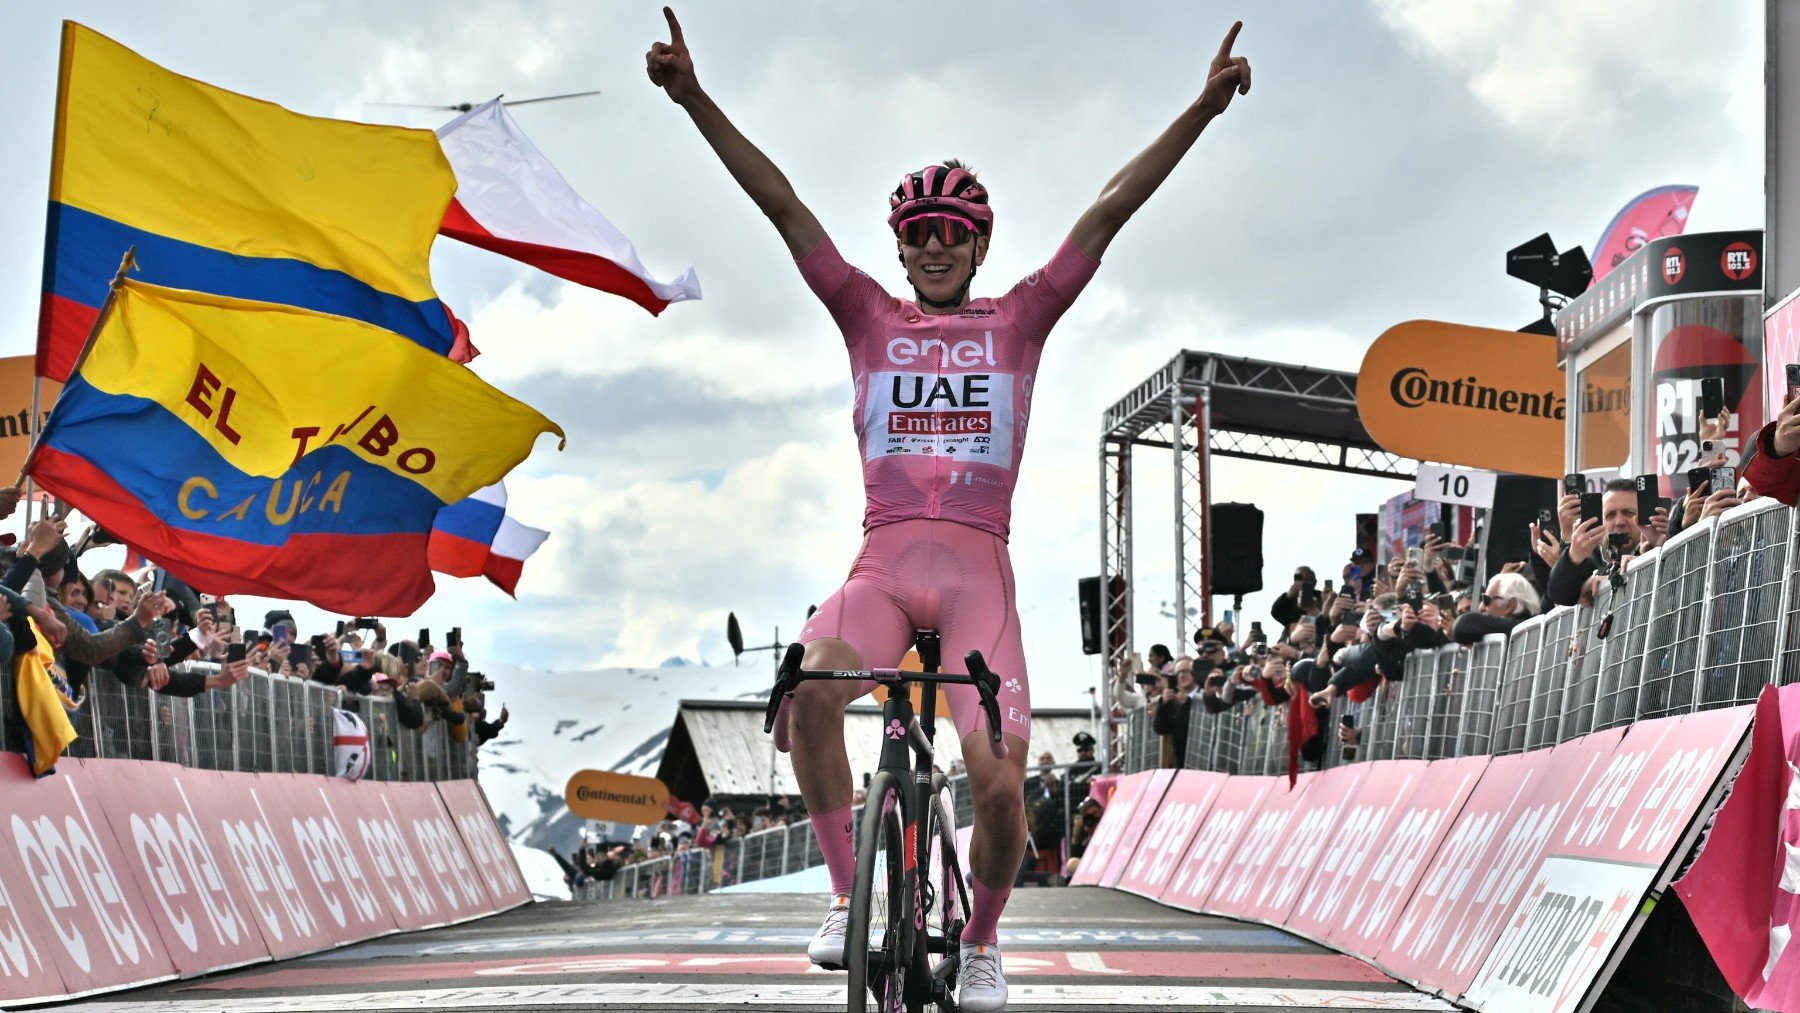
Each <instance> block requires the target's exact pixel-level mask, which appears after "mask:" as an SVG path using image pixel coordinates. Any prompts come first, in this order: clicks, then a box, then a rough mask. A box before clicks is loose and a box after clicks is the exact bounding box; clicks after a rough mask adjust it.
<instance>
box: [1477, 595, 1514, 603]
mask: <svg viewBox="0 0 1800 1013" xmlns="http://www.w3.org/2000/svg"><path fill="white" fill-rule="evenodd" d="M1497 601H1512V599H1511V598H1510V597H1508V596H1506V595H1503V594H1484V595H1482V596H1481V603H1482V604H1483V605H1492V604H1493V603H1495V602H1497Z"/></svg>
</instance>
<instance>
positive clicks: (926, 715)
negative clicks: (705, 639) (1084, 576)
mask: <svg viewBox="0 0 1800 1013" xmlns="http://www.w3.org/2000/svg"><path fill="white" fill-rule="evenodd" d="M913 646H914V647H916V648H917V649H918V652H919V661H920V667H921V668H922V669H923V671H919V672H907V671H901V670H898V669H884V668H877V669H868V670H863V671H847V672H838V671H826V670H819V671H809V670H805V669H802V668H801V667H800V663H801V658H802V656H803V655H804V654H805V651H806V649H805V647H804V646H803V645H801V644H791V645H789V647H788V650H787V656H786V657H785V658H784V659H783V660H782V663H781V668H780V670H779V673H778V675H777V676H776V679H775V687H774V689H773V690H771V691H770V693H769V706H768V712H767V714H766V715H765V718H764V721H763V731H764V732H765V733H767V732H773V733H774V734H775V737H776V743H777V744H778V745H779V746H780V747H781V748H782V749H783V750H784V751H785V750H786V748H787V745H788V742H787V709H786V708H784V707H782V706H781V704H782V702H783V701H784V700H786V699H787V698H788V697H789V696H791V695H792V694H793V692H794V690H795V689H796V688H797V687H798V686H799V685H800V684H801V683H802V682H807V681H811V680H814V679H851V680H856V681H859V682H860V681H864V680H871V679H872V680H874V681H876V682H878V683H881V684H882V685H884V686H886V687H887V688H888V695H887V701H886V702H885V703H883V704H882V706H881V727H882V743H881V762H880V764H879V767H878V769H877V770H876V771H875V773H874V775H873V776H872V777H871V778H870V779H869V784H868V787H867V789H866V792H865V794H866V801H865V803H864V805H863V810H862V816H861V821H860V825H859V828H858V831H857V838H856V880H855V885H854V886H853V887H852V889H851V891H850V917H849V924H848V926H847V928H846V929H845V932H844V964H843V966H842V967H841V968H839V967H833V968H830V969H831V970H846V969H847V970H848V971H849V972H850V983H849V1004H848V1007H847V1008H848V1009H849V1010H850V1013H864V1011H866V1010H868V1009H870V1008H873V1009H875V1010H879V1011H881V1013H902V1011H905V1013H919V1011H923V1010H925V1009H926V1008H928V1007H930V1006H931V1005H933V1004H936V1006H937V1008H938V1009H940V1010H943V1011H945V1013H955V1011H956V1009H957V1006H956V1001H955V994H956V976H957V972H958V971H959V970H960V969H961V963H962V953H961V947H962V931H963V926H964V925H965V924H966V923H967V921H968V912H969V890H968V881H967V879H966V877H964V875H963V871H962V864H961V861H960V860H959V858H958V856H957V853H956V819H955V809H954V806H953V805H952V804H951V803H950V802H949V801H948V799H949V792H948V791H947V790H946V787H947V785H948V779H947V778H946V777H945V776H944V775H943V774H942V773H939V772H937V771H936V770H935V769H934V764H933V759H934V756H935V747H934V746H933V738H934V736H935V734H936V731H937V727H936V726H937V687H938V686H943V685H963V686H967V685H973V686H974V687H975V690H976V692H977V693H978V694H979V695H980V697H981V707H982V710H983V711H985V712H986V714H987V727H988V740H989V741H988V745H989V748H990V749H991V750H992V751H993V754H994V756H995V757H996V758H1000V759H1004V758H1005V757H1006V743H1005V742H1004V741H1003V739H1002V737H1001V732H1000V703H999V692H1000V677H999V676H997V675H995V674H994V673H993V672H991V671H989V670H988V667H987V662H986V661H984V660H982V657H981V652H980V651H970V652H969V653H968V655H967V656H965V658H964V659H963V660H964V662H965V663H966V666H967V668H968V671H969V674H968V675H945V674H943V673H941V672H940V671H939V670H938V669H939V662H940V648H941V645H940V643H939V638H938V634H937V632H936V631H935V630H917V631H915V632H914V634H913ZM913 686H923V687H926V688H927V690H928V691H927V692H925V693H924V694H922V696H923V703H922V705H921V707H920V708H919V712H918V713H916V714H915V713H914V711H913V705H912V700H911V699H910V693H911V690H912V687H913ZM909 754H910V755H909ZM909 761H910V762H909ZM871 1003H873V1006H872V1007H871V1005H870V1004H871Z"/></svg>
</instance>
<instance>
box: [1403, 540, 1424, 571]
mask: <svg viewBox="0 0 1800 1013" xmlns="http://www.w3.org/2000/svg"><path fill="white" fill-rule="evenodd" d="M1406 561H1407V562H1409V563H1412V564H1414V565H1416V566H1424V565H1425V550H1424V549H1421V548H1419V547H1418V546H1417V545H1415V546H1413V547H1411V548H1409V549H1407V550H1406Z"/></svg>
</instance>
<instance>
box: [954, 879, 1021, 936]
mask: <svg viewBox="0 0 1800 1013" xmlns="http://www.w3.org/2000/svg"><path fill="white" fill-rule="evenodd" d="M969 882H970V883H971V884H973V885H974V887H975V896H974V897H972V898H970V900H969V907H971V908H973V910H971V911H970V912H969V924H967V925H965V926H964V927H963V933H962V941H963V942H965V943H986V944H988V945H989V946H992V945H994V944H995V943H998V942H999V941H1000V912H1002V911H1004V910H1006V898H1008V897H1011V896H1012V884H1011V883H1008V884H1006V885H1005V886H1003V887H993V886H989V885H987V884H986V883H983V882H982V881H981V880H979V879H976V878H975V877H974V876H970V877H969Z"/></svg>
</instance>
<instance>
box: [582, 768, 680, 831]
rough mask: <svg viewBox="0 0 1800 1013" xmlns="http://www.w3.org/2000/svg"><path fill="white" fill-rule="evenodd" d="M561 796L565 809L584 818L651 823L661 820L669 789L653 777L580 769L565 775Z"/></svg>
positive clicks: (613, 821) (615, 821)
mask: <svg viewBox="0 0 1800 1013" xmlns="http://www.w3.org/2000/svg"><path fill="white" fill-rule="evenodd" d="M563 799H564V801H566V802H568V804H569V812H571V813H573V814H575V815H576V816H578V817H580V818H582V819H584V820H606V821H608V822H611V823H635V824H640V825H643V824H654V823H661V822H662V819H663V816H664V814H665V810H664V803H666V802H667V801H668V800H669V789H668V788H665V787H663V783H662V782H661V781H658V780H657V779H656V778H654V777H636V776H633V775H631V774H615V773H613V772H612V771H610V770H581V771H576V773H575V776H574V777H571V778H569V785H568V787H567V788H565V789H563Z"/></svg>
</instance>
